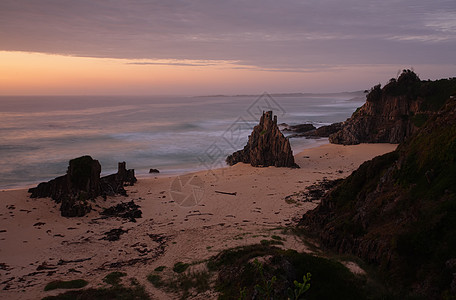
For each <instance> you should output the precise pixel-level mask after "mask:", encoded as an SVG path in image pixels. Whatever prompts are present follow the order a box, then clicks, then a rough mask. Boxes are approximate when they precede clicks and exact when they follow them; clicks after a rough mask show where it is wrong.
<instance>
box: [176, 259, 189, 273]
mask: <svg viewBox="0 0 456 300" xmlns="http://www.w3.org/2000/svg"><path fill="white" fill-rule="evenodd" d="M188 267H190V265H189V264H187V263H183V262H181V261H179V262H177V263H175V264H174V267H173V271H174V272H176V273H182V272H185V271H186V270H187V269H188Z"/></svg>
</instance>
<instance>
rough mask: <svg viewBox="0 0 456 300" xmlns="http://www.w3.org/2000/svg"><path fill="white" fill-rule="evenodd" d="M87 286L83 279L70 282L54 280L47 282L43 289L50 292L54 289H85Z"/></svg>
mask: <svg viewBox="0 0 456 300" xmlns="http://www.w3.org/2000/svg"><path fill="white" fill-rule="evenodd" d="M87 284H89V283H88V282H87V281H85V280H84V279H76V280H70V281H62V280H56V281H52V282H49V283H48V284H47V285H46V286H45V287H44V290H45V291H51V290H55V289H79V288H82V287H85V286H86V285H87Z"/></svg>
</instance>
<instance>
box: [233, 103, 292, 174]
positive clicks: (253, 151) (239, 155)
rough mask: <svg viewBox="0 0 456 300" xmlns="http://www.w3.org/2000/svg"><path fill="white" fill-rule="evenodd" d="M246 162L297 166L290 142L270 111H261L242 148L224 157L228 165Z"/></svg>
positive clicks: (255, 165) (257, 165)
mask: <svg viewBox="0 0 456 300" xmlns="http://www.w3.org/2000/svg"><path fill="white" fill-rule="evenodd" d="M238 162H243V163H248V164H251V165H252V166H254V167H268V166H275V167H290V168H299V166H298V165H297V164H296V163H295V161H294V157H293V152H292V151H291V146H290V142H289V141H288V139H287V138H285V137H284V135H283V134H282V132H280V129H279V127H278V126H277V116H274V118H273V115H272V111H268V112H263V115H262V116H261V118H260V123H259V124H258V125H256V126H255V127H254V128H253V131H252V133H251V135H250V136H249V141H248V142H247V145H245V147H244V149H242V150H239V151H237V152H234V153H233V154H232V155H230V156H228V157H227V158H226V163H227V164H228V165H230V166H232V165H234V164H236V163H238Z"/></svg>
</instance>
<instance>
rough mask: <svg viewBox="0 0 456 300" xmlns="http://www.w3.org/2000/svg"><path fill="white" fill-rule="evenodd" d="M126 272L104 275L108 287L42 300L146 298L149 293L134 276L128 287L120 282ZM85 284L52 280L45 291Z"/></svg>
mask: <svg viewBox="0 0 456 300" xmlns="http://www.w3.org/2000/svg"><path fill="white" fill-rule="evenodd" d="M126 275H127V274H126V273H122V272H112V273H109V274H108V275H106V277H105V278H104V279H103V281H104V282H106V283H108V284H110V285H111V286H110V287H108V288H98V289H94V288H89V289H81V290H73V291H67V292H65V293H61V294H59V295H56V296H48V297H45V298H43V300H94V299H110V300H139V299H141V300H143V299H144V300H148V299H150V297H149V295H148V294H147V293H146V291H145V290H144V287H143V286H142V285H140V284H139V282H138V280H137V279H135V278H130V283H131V286H130V287H125V286H123V285H122V284H121V277H124V276H126ZM86 285H87V281H85V280H82V279H79V280H71V281H53V282H51V283H49V284H48V285H46V288H45V291H49V290H53V289H61V288H65V289H76V288H81V287H84V286H86Z"/></svg>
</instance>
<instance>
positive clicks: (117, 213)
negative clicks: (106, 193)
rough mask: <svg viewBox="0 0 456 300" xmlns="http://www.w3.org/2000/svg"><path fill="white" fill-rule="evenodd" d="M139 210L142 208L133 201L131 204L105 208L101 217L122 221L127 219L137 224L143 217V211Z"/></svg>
mask: <svg viewBox="0 0 456 300" xmlns="http://www.w3.org/2000/svg"><path fill="white" fill-rule="evenodd" d="M139 208H140V206H139V205H137V204H136V203H135V202H134V201H133V200H131V201H130V202H126V203H124V202H122V203H119V204H117V205H115V206H111V207H108V208H105V209H104V210H103V211H102V212H101V213H100V215H103V216H108V217H119V218H122V219H127V220H129V221H130V222H136V219H137V218H141V217H142V211H141V210H140V209H139Z"/></svg>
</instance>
